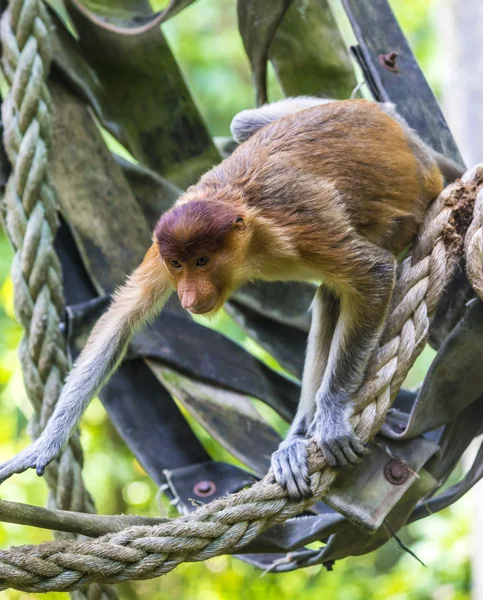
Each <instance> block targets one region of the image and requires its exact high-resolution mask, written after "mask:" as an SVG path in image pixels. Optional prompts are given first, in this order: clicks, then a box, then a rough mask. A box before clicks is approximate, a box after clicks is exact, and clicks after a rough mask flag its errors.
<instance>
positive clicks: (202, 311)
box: [188, 302, 216, 315]
mask: <svg viewBox="0 0 483 600" xmlns="http://www.w3.org/2000/svg"><path fill="white" fill-rule="evenodd" d="M215 306H216V302H210V303H208V304H203V305H198V306H190V307H189V308H188V311H189V312H190V313H192V314H193V315H206V314H208V313H210V312H211V311H212V310H213V309H214V308H215Z"/></svg>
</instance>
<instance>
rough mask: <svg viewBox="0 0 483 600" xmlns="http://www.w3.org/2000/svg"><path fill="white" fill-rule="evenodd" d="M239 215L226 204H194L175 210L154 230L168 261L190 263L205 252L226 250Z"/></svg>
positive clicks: (207, 202)
mask: <svg viewBox="0 0 483 600" xmlns="http://www.w3.org/2000/svg"><path fill="white" fill-rule="evenodd" d="M238 216H239V213H238V212H237V210H236V208H234V207H232V206H230V205H229V204H225V203H224V202H217V201H207V200H192V201H190V202H186V203H184V204H179V205H178V206H175V207H174V208H172V209H171V210H170V211H168V212H167V213H165V214H164V215H163V216H162V217H161V219H160V220H159V221H158V224H157V225H156V228H155V230H154V236H155V240H156V242H157V244H158V248H159V252H160V254H161V256H162V257H163V258H165V259H169V258H171V257H172V258H176V259H178V260H187V259H188V258H189V257H190V256H193V255H195V254H200V253H203V252H208V253H213V252H216V251H217V250H221V249H222V248H224V247H225V244H226V240H227V237H228V234H229V233H230V232H232V231H233V228H234V225H235V221H236V219H237V217H238Z"/></svg>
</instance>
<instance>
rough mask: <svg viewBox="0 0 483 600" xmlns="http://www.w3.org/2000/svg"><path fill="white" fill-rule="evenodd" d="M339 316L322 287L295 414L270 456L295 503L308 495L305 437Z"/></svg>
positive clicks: (331, 296) (336, 303) (335, 304)
mask: <svg viewBox="0 0 483 600" xmlns="http://www.w3.org/2000/svg"><path fill="white" fill-rule="evenodd" d="M338 317H339V300H338V299H337V297H336V296H335V295H334V293H333V292H331V291H330V290H329V289H328V288H327V287H326V286H324V285H321V286H320V287H319V288H318V290H317V292H316V293H315V296H314V300H313V302H312V320H311V325H310V332H309V337H308V340H307V353H306V359H305V365H304V374H303V377H302V393H301V396H300V402H299V405H298V409H297V414H296V415H295V418H294V420H293V422H292V425H291V427H290V430H289V432H288V434H287V437H286V438H285V440H284V441H283V442H282V443H281V444H280V446H279V448H278V450H277V451H276V452H274V453H273V455H272V468H273V473H274V476H275V479H276V480H277V482H278V483H279V484H280V485H281V486H282V487H284V488H285V489H286V490H287V492H288V494H289V496H290V497H291V498H292V499H293V500H295V501H299V500H301V499H302V498H304V497H305V498H306V497H309V496H310V495H311V490H310V477H309V471H308V463H307V442H308V440H307V439H306V436H307V430H308V427H309V425H310V423H311V422H312V420H313V418H314V416H315V409H316V404H315V397H316V395H317V392H318V390H319V387H320V383H321V381H322V379H323V377H324V373H325V369H326V366H327V361H328V358H329V350H330V343H331V340H332V338H333V336H334V331H335V327H336V325H337V319H338Z"/></svg>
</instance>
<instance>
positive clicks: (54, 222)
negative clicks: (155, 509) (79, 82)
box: [0, 0, 116, 600]
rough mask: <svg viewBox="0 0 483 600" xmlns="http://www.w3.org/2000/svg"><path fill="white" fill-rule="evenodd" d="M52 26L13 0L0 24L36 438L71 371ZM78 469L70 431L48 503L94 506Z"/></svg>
mask: <svg viewBox="0 0 483 600" xmlns="http://www.w3.org/2000/svg"><path fill="white" fill-rule="evenodd" d="M50 30H51V25H50V20H49V16H48V13H47V12H46V10H45V7H44V6H43V4H42V3H41V1H40V0H11V1H10V3H9V5H8V8H7V9H6V10H5V12H4V13H3V16H2V19H1V22H0V39H1V43H2V50H3V52H2V68H3V71H4V74H5V78H6V80H7V82H8V83H9V85H10V91H9V93H8V95H7V97H6V98H5V100H4V102H3V106H2V120H3V125H4V146H5V150H6V153H7V156H8V159H9V161H10V163H11V165H12V174H11V176H10V178H9V181H8V183H7V186H6V192H5V208H6V218H5V221H6V229H7V233H8V236H9V238H10V240H11V243H12V245H13V248H14V253H15V254H14V259H13V263H12V280H13V284H14V296H15V307H16V315H17V318H18V320H19V322H20V323H21V325H22V327H23V330H24V335H23V338H22V341H21V343H20V362H21V365H22V370H23V373H24V381H25V387H26V390H27V395H28V398H29V400H30V402H31V403H32V406H33V408H34V411H35V416H34V419H33V422H32V424H31V432H32V434H33V437H34V438H35V437H38V435H39V433H40V431H41V430H42V429H43V428H44V426H45V424H46V423H47V421H48V419H49V417H50V415H51V414H52V411H53V409H54V406H55V403H56V402H57V399H58V396H59V392H60V389H61V387H62V384H63V381H64V378H65V375H66V373H67V371H68V368H69V365H68V359H67V353H66V345H65V340H64V338H63V336H62V334H61V331H60V327H59V326H60V323H61V321H62V315H63V310H64V297H63V290H62V272H61V267H60V263H59V260H58V258H57V256H56V254H55V251H54V249H53V241H54V237H55V233H56V231H57V228H58V217H57V202H56V197H55V190H54V188H53V186H52V183H51V181H50V178H49V175H48V169H47V166H48V163H47V159H48V153H49V148H50V144H51V110H52V103H51V99H50V94H49V91H48V88H47V83H46V80H47V76H48V72H49V68H50V63H51V60H52V47H51V33H50ZM81 470H82V450H81V447H80V442H79V437H78V435H76V436H74V437H73V438H72V440H71V442H70V444H69V446H68V447H67V449H66V450H65V451H64V452H63V454H62V455H61V457H60V460H59V461H58V462H56V463H55V464H53V465H52V467H49V469H48V470H47V472H46V479H47V483H48V485H49V488H50V490H51V501H50V502H51V504H53V505H54V506H57V507H58V508H62V509H65V510H77V511H83V512H93V511H94V505H93V502H92V499H91V497H90V495H89V493H88V492H87V490H86V489H85V487H84V483H83V481H82V474H81ZM62 536H63V537H65V536H66V534H62ZM75 597H76V598H78V599H79V600H83V599H84V600H87V599H90V600H95V599H97V600H108V599H109V598H115V597H116V595H115V593H114V592H113V591H112V590H108V589H107V588H104V587H101V586H99V585H97V584H95V585H94V586H93V587H92V588H90V589H88V590H86V591H85V592H77V593H76V596H75Z"/></svg>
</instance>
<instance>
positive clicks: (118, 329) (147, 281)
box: [0, 245, 172, 481]
mask: <svg viewBox="0 0 483 600" xmlns="http://www.w3.org/2000/svg"><path fill="white" fill-rule="evenodd" d="M171 291H172V288H171V286H170V284H169V283H168V282H167V278H166V275H165V273H164V266H163V265H162V263H161V260H160V257H159V254H158V253H157V249H156V247H155V246H154V245H153V246H152V247H151V249H150V250H149V251H148V253H147V254H146V257H145V259H144V261H143V262H142V264H141V265H140V266H139V267H138V268H137V269H136V270H135V271H134V272H133V273H132V275H131V276H130V277H129V279H128V280H127V282H126V283H125V284H124V286H122V287H121V288H120V289H119V290H118V291H117V292H116V293H115V294H114V297H113V301H112V303H111V306H110V307H109V309H108V310H107V312H106V313H105V314H104V315H103V316H102V317H101V318H100V319H99V321H98V322H97V323H96V325H95V327H94V329H93V330H92V332H91V334H90V336H89V339H88V341H87V344H86V346H85V348H84V350H83V351H82V353H81V355H80V356H79V358H78V359H77V361H76V362H75V364H74V367H73V368H72V371H71V372H70V374H69V375H68V377H67V380H66V382H65V385H64V387H63V389H62V392H61V394H60V398H59V401H58V402H57V405H56V407H55V410H54V412H53V414H52V416H51V417H50V419H49V421H48V423H47V426H46V428H45V429H44V431H43V432H42V434H41V435H40V437H39V438H38V439H37V440H35V441H34V442H33V443H32V444H31V445H30V446H29V447H28V448H26V449H25V450H23V451H22V452H20V453H19V454H18V455H17V456H15V457H14V458H12V459H11V460H9V461H7V462H6V463H4V464H3V465H1V467H0V481H3V480H5V479H7V478H8V477H10V476H11V475H13V474H14V473H21V472H22V471H25V470H26V469H29V468H36V469H37V473H38V474H39V475H42V473H43V471H44V469H45V467H46V466H47V465H48V464H49V463H50V462H51V461H52V460H54V459H55V458H56V457H57V456H58V455H59V454H60V452H61V450H62V449H63V448H64V447H65V446H66V445H67V443H68V441H69V438H70V436H71V435H72V432H73V431H74V429H75V428H76V427H77V425H78V424H79V421H80V419H81V417H82V415H83V414H84V412H85V410H86V408H87V406H88V405H89V403H90V401H91V399H92V397H93V396H95V395H96V394H97V393H98V392H99V390H100V389H101V388H102V387H103V385H104V384H105V383H106V382H107V380H108V379H109V377H110V376H111V375H112V373H113V372H114V371H115V370H116V368H117V367H118V365H119V363H120V362H121V360H122V358H123V356H124V354H125V352H126V349H127V346H128V343H129V341H130V339H131V338H132V336H133V335H134V333H135V332H136V331H137V330H138V329H139V328H140V327H141V326H142V325H143V324H144V323H145V322H146V321H147V320H148V319H149V318H152V317H154V316H155V315H156V314H157V313H158V312H159V311H161V309H162V308H163V306H164V304H165V303H166V301H167V299H168V297H169V295H170V293H171Z"/></svg>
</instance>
